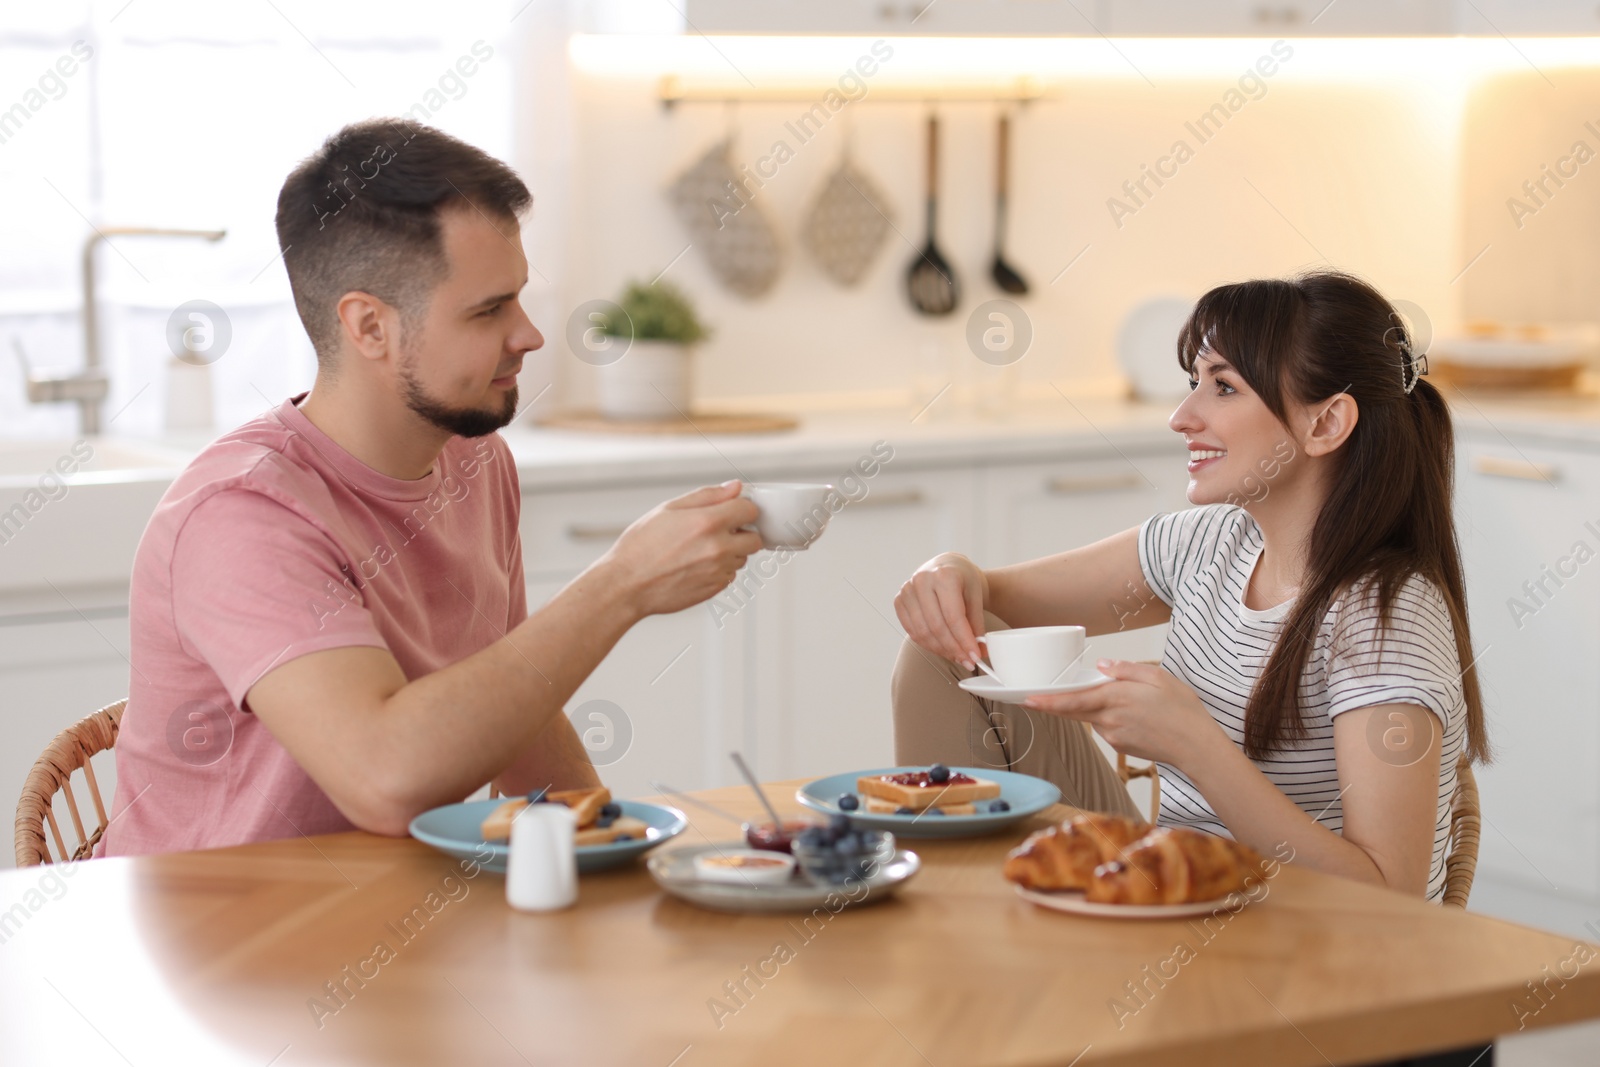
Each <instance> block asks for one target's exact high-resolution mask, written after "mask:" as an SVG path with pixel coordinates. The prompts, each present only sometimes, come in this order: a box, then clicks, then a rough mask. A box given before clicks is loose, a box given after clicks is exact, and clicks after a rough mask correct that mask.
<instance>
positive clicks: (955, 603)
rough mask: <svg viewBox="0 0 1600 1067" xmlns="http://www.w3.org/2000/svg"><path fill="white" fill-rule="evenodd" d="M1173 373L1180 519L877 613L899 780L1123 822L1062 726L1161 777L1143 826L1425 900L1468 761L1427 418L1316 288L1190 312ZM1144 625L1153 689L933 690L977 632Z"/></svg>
mask: <svg viewBox="0 0 1600 1067" xmlns="http://www.w3.org/2000/svg"><path fill="white" fill-rule="evenodd" d="M1178 361H1179V363H1180V364H1181V365H1182V366H1183V368H1184V370H1185V371H1187V372H1188V374H1189V378H1190V386H1191V389H1192V390H1193V391H1192V392H1191V393H1190V395H1189V397H1188V398H1187V399H1186V400H1184V402H1183V403H1182V404H1180V405H1179V406H1178V409H1177V410H1176V411H1175V412H1173V414H1172V418H1171V420H1170V425H1171V427H1172V429H1173V430H1174V431H1176V432H1177V433H1180V434H1182V435H1183V437H1184V440H1185V442H1186V443H1187V444H1188V447H1189V464H1188V467H1189V477H1190V481H1189V486H1188V498H1189V501H1190V503H1192V504H1195V505H1199V506H1197V507H1194V508H1191V509H1189V510H1187V511H1182V512H1178V513H1175V514H1171V515H1157V516H1155V517H1154V518H1151V519H1150V520H1148V521H1147V522H1145V523H1144V525H1143V526H1140V527H1138V528H1137V529H1132V530H1127V531H1125V532H1123V533H1120V534H1117V535H1115V536H1113V537H1109V538H1107V539H1105V540H1104V541H1100V542H1098V543H1097V544H1093V545H1089V546H1088V547H1085V548H1079V549H1075V550H1073V551H1070V552H1063V553H1061V554H1060V555H1055V556H1050V557H1047V558H1045V559H1040V560H1034V561H1032V562H1029V563H1022V564H1018V565H1016V566H1012V567H1002V568H998V569H994V570H987V571H985V570H982V569H980V568H979V567H978V566H977V565H976V564H974V563H973V562H972V561H971V560H969V559H967V558H966V557H964V556H960V555H956V554H954V553H947V554H945V555H941V556H937V557H935V558H934V559H932V560H930V561H928V562H927V563H926V564H924V565H923V566H922V567H921V568H920V569H919V570H918V571H917V572H916V573H915V574H914V575H912V577H911V579H910V580H909V581H907V582H906V583H905V585H904V586H903V587H902V588H901V590H900V594H899V596H898V597H897V598H896V600H895V610H896V612H897V613H898V614H899V616H900V621H901V623H902V624H903V625H904V626H905V628H906V632H907V634H908V635H909V638H910V641H908V642H907V644H906V646H905V647H904V648H903V649H902V651H901V655H900V659H899V662H898V663H897V664H896V667H895V677H894V690H893V695H894V714H895V745H896V749H897V755H898V758H899V759H900V760H901V761H902V762H904V763H932V762H934V761H936V760H943V761H945V762H962V763H972V762H978V761H983V762H985V763H987V764H988V765H990V766H1011V767H1014V768H1015V769H1017V770H1022V771H1025V772H1028V773H1032V774H1038V775H1041V776H1043V777H1046V778H1049V779H1050V780H1052V781H1054V782H1055V783H1056V784H1057V785H1059V786H1060V787H1061V788H1062V791H1063V795H1064V799H1065V800H1066V802H1067V803H1071V804H1076V805H1079V806H1081V807H1087V808H1093V809H1097V810H1102V811H1113V812H1120V813H1123V814H1136V809H1134V808H1133V805H1132V802H1131V801H1130V800H1129V797H1128V795H1127V792H1126V790H1125V789H1124V788H1123V787H1122V785H1121V783H1120V781H1119V780H1118V779H1117V776H1116V775H1115V773H1114V772H1113V771H1112V769H1111V768H1110V766H1109V765H1108V764H1107V763H1106V761H1105V759H1104V757H1102V756H1101V755H1100V752H1099V750H1098V749H1097V748H1096V746H1095V745H1094V743H1093V740H1092V738H1090V737H1089V735H1088V732H1087V730H1086V728H1085V724H1086V725H1087V726H1090V727H1093V728H1094V729H1095V730H1096V731H1097V732H1098V733H1099V734H1100V736H1101V737H1103V738H1104V739H1105V741H1106V742H1107V743H1109V744H1110V745H1111V746H1112V747H1113V748H1115V749H1117V750H1118V751H1119V752H1124V753H1127V754H1129V755H1132V756H1137V757H1141V758H1144V759H1151V760H1155V761H1157V763H1158V764H1159V771H1160V775H1161V786H1162V804H1161V814H1160V821H1161V823H1163V824H1166V825H1187V826H1193V827H1196V828H1199V829H1202V830H1209V831H1211V832H1213V833H1218V834H1227V835H1231V836H1232V837H1235V838H1237V839H1238V840H1240V841H1243V842H1246V843H1248V844H1250V845H1252V846H1254V847H1255V848H1257V849H1258V850H1260V851H1261V852H1263V853H1272V852H1278V853H1279V854H1281V852H1280V850H1281V849H1282V847H1283V846H1284V845H1285V844H1287V846H1288V847H1289V848H1291V849H1292V850H1293V855H1294V856H1295V858H1296V859H1297V860H1298V861H1300V862H1303V863H1305V864H1306V865H1307V866H1310V867H1314V868H1316V869H1319V870H1322V871H1326V872H1329V873H1333V874H1340V875H1345V876H1347V877H1351V878H1356V879H1360V880H1362V881H1367V882H1373V883H1377V884H1380V885H1388V886H1391V887H1393V888H1396V889H1400V890H1403V891H1405V892H1410V893H1415V894H1418V895H1426V896H1427V897H1428V898H1429V899H1431V900H1438V899H1440V898H1441V897H1442V895H1443V892H1444V859H1445V850H1446V846H1447V844H1448V838H1449V818H1450V811H1449V803H1450V797H1451V794H1452V792H1453V790H1454V788H1455V768H1456V761H1457V759H1458V758H1459V756H1460V755H1461V753H1463V752H1465V753H1466V754H1468V755H1469V756H1470V757H1472V758H1473V759H1474V760H1482V759H1484V758H1486V756H1487V754H1488V741H1487V738H1486V736H1485V731H1484V724H1483V708H1482V702H1481V700H1480V698H1479V691H1478V682H1477V676H1476V674H1475V672H1474V671H1473V666H1472V660H1473V654H1472V652H1471V645H1470V642H1469V635H1468V630H1467V614H1466V597H1465V593H1464V591H1463V585H1462V575H1461V560H1460V554H1459V552H1458V549H1457V545H1456V536H1455V529H1454V526H1453V523H1452V519H1451V510H1450V509H1451V500H1450V497H1451V472H1452V469H1453V462H1454V456H1453V444H1452V437H1453V435H1452V431H1451V423H1450V413H1449V410H1448V408H1447V407H1446V406H1445V402H1444V398H1443V397H1442V396H1441V395H1440V394H1439V392H1438V391H1437V390H1436V389H1434V388H1433V387H1432V386H1431V385H1429V384H1428V383H1427V382H1425V381H1421V380H1420V378H1419V375H1420V374H1421V373H1422V372H1423V370H1425V365H1424V364H1423V363H1422V361H1421V359H1420V357H1418V356H1417V355H1415V353H1414V352H1413V350H1412V348H1411V345H1410V341H1409V339H1408V337H1407V335H1406V331H1405V327H1404V325H1403V322H1402V320H1401V318H1400V316H1399V315H1398V314H1397V313H1396V312H1395V310H1394V308H1393V307H1392V306H1391V305H1390V304H1389V303H1388V302H1387V301H1386V300H1385V299H1384V298H1383V297H1382V296H1381V295H1379V294H1378V292H1377V291H1375V290H1374V289H1373V288H1372V287H1371V286H1369V285H1367V284H1366V283H1364V282H1362V281H1360V280H1359V279H1357V278H1354V277H1351V276H1349V275H1346V274H1340V273H1333V272H1320V273H1314V274H1308V275H1305V276H1302V277H1299V278H1296V279H1293V280H1289V281H1251V282H1243V283H1240V284H1236V285H1225V286H1222V287H1220V288H1217V289H1213V290H1212V291H1211V292H1209V293H1207V294H1206V295H1205V296H1204V297H1202V298H1201V300H1200V302H1199V304H1198V305H1196V307H1195V309H1194V312H1193V313H1192V314H1191V316H1190V318H1189V321H1188V322H1187V323H1186V324H1185V326H1184V329H1183V332H1182V334H1181V335H1180V337H1179V339H1178ZM1001 620H1004V621H1003V622H1002V621H1001ZM1167 621H1171V623H1172V629H1171V632H1170V635H1169V636H1168V638H1167V642H1166V648H1165V651H1164V653H1163V655H1162V661H1161V666H1160V667H1154V666H1149V665H1145V664H1139V663H1131V662H1115V661H1104V660H1103V661H1101V662H1100V663H1099V664H1098V666H1099V668H1100V670H1101V671H1103V672H1104V673H1106V674H1108V675H1110V676H1111V677H1112V678H1113V679H1114V680H1113V681H1112V682H1110V683H1107V684H1105V685H1102V686H1100V687H1098V688H1095V689H1089V690H1084V691H1079V692H1076V693H1068V694H1058V695H1052V696H1044V697H1033V698H1030V699H1029V700H1028V701H1027V702H1026V703H1025V704H1023V705H1021V706H1004V705H994V704H990V703H988V702H985V701H980V700H977V699H975V698H971V697H968V696H967V695H966V694H965V693H963V692H961V691H960V690H958V689H956V688H955V686H954V685H953V684H952V682H953V681H954V680H956V679H958V678H962V677H966V676H968V675H970V673H971V671H972V668H973V662H974V660H976V659H977V658H978V657H979V656H980V654H981V649H980V647H979V641H980V639H981V638H982V635H983V634H984V632H985V631H986V630H990V629H995V628H999V627H1003V626H1007V625H1009V626H1039V625H1050V624H1061V623H1074V624H1081V625H1083V626H1085V627H1087V629H1088V632H1089V634H1090V635H1094V634H1103V633H1110V632H1114V631H1117V630H1120V629H1125V628H1128V627H1130V626H1153V625H1158V624H1160V623H1163V622H1167Z"/></svg>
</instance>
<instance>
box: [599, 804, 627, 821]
mask: <svg viewBox="0 0 1600 1067" xmlns="http://www.w3.org/2000/svg"><path fill="white" fill-rule="evenodd" d="M621 815H622V805H621V804H618V803H617V802H616V801H614V800H613V801H611V803H609V804H602V805H600V817H601V818H602V819H616V818H620V817H621Z"/></svg>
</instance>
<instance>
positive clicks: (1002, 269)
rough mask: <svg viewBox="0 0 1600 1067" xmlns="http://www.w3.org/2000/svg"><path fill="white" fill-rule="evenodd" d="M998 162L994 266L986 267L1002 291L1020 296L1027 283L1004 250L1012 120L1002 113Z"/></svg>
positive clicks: (995, 195)
mask: <svg viewBox="0 0 1600 1067" xmlns="http://www.w3.org/2000/svg"><path fill="white" fill-rule="evenodd" d="M998 140H999V151H998V159H997V161H996V167H995V171H996V174H995V193H994V263H993V265H991V266H990V267H989V276H990V277H992V278H993V279H994V283H995V284H996V285H998V286H999V287H1000V288H1001V290H1002V291H1004V292H1007V293H1015V294H1016V295H1018V296H1021V295H1022V294H1023V293H1026V292H1027V291H1028V283H1027V281H1026V279H1024V278H1023V277H1022V275H1020V274H1018V273H1017V271H1016V268H1015V267H1013V266H1012V265H1011V264H1009V263H1007V262H1006V256H1005V251H1004V246H1005V239H1006V193H1007V190H1006V186H1007V184H1008V178H1009V177H1010V170H1011V166H1010V155H1011V120H1010V119H1009V118H1008V117H1007V116H1005V115H1004V114H1002V115H1001V116H1000V134H999V137H998Z"/></svg>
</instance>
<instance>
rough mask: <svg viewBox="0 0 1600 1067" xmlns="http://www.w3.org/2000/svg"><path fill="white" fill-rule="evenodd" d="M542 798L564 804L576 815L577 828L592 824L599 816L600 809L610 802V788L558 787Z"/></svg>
mask: <svg viewBox="0 0 1600 1067" xmlns="http://www.w3.org/2000/svg"><path fill="white" fill-rule="evenodd" d="M544 798H545V799H546V800H548V801H550V802H551V803H553V804H565V805H566V806H567V807H569V808H571V809H572V814H573V815H576V816H577V817H578V828H579V829H580V830H581V829H583V828H584V827H586V826H593V825H594V821H595V820H596V819H598V818H599V817H600V809H601V808H603V807H605V806H606V805H607V804H609V803H611V790H609V789H607V788H606V787H605V786H603V785H601V786H596V787H595V788H593V789H558V790H555V791H554V792H550V793H546V794H545V795H544Z"/></svg>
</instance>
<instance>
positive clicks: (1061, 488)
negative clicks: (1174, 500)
mask: <svg viewBox="0 0 1600 1067" xmlns="http://www.w3.org/2000/svg"><path fill="white" fill-rule="evenodd" d="M1143 482H1144V479H1143V478H1141V477H1139V476H1138V475H1137V474H1131V473H1123V474H1107V475H1102V476H1100V477H1098V478H1051V479H1050V480H1049V481H1047V482H1045V483H1044V487H1045V489H1046V490H1048V491H1049V492H1052V493H1107V492H1110V491H1111V490H1113V489H1137V488H1139V486H1140V485H1141V484H1143Z"/></svg>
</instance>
